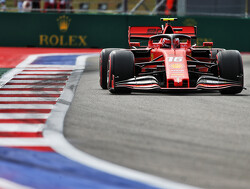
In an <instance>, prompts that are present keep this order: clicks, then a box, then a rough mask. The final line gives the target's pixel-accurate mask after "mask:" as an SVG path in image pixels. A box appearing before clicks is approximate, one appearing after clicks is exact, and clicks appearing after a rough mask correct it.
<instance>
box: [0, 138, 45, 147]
mask: <svg viewBox="0 0 250 189" xmlns="http://www.w3.org/2000/svg"><path fill="white" fill-rule="evenodd" d="M0 146H36V147H40V146H50V144H49V143H48V141H47V140H46V139H45V138H26V137H9V138H8V137H4V138H1V140H0Z"/></svg>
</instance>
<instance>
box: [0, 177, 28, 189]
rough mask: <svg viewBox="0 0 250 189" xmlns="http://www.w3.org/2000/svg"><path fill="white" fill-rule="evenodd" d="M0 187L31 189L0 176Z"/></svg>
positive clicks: (4, 188)
mask: <svg viewBox="0 0 250 189" xmlns="http://www.w3.org/2000/svg"><path fill="white" fill-rule="evenodd" d="M0 188H1V189H32V188H31V187H27V186H23V185H21V184H17V183H14V182H11V181H9V180H6V179H4V178H0Z"/></svg>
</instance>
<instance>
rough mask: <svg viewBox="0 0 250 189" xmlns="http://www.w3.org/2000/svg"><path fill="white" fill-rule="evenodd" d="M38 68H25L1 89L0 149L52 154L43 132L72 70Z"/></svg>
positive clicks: (71, 68)
mask: <svg viewBox="0 0 250 189" xmlns="http://www.w3.org/2000/svg"><path fill="white" fill-rule="evenodd" d="M31 63H32V62H31ZM38 66H39V65H34V66H32V65H31V64H28V65H27V66H26V67H25V68H24V69H20V71H19V72H17V73H16V74H14V76H13V78H12V79H11V80H10V81H8V82H7V83H5V85H4V86H2V88H0V138H1V140H0V146H9V147H16V148H23V149H33V150H39V151H53V150H52V149H51V148H50V147H49V144H48V142H47V141H46V139H45V138H43V136H42V131H43V129H44V128H45V123H46V120H47V118H48V117H49V115H50V113H51V110H52V109H53V106H54V104H56V102H57V100H58V98H59V97H60V95H61V93H62V91H63V88H64V86H65V84H66V82H67V80H68V78H69V76H70V75H71V73H72V70H73V69H74V68H73V67H72V66H65V65H63V66H58V65H55V66H54V67H52V66H51V65H49V66H48V67H47V66H46V65H42V66H39V67H38ZM65 67H66V68H65Z"/></svg>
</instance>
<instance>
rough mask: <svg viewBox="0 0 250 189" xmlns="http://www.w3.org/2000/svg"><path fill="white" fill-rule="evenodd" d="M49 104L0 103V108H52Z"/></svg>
mask: <svg viewBox="0 0 250 189" xmlns="http://www.w3.org/2000/svg"><path fill="white" fill-rule="evenodd" d="M53 107H54V105H51V104H1V105H0V110H1V109H52V108H53Z"/></svg>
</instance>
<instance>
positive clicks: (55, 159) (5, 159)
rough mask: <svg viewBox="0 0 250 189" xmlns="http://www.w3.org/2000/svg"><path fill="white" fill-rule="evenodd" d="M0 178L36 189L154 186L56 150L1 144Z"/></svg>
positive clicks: (143, 187)
mask: <svg viewBox="0 0 250 189" xmlns="http://www.w3.org/2000/svg"><path fill="white" fill-rule="evenodd" d="M0 177H2V178H5V179H7V180H10V181H12V182H15V183H18V184H21V185H25V186H29V187H33V188H37V189H44V188H46V189H58V188H60V189H78V188H79V189H85V188H86V189H92V188H93V189H125V188H127V189H155V187H151V186H148V185H146V184H143V183H140V182H136V181H131V180H128V179H125V178H121V177H118V176H115V175H111V174H108V173H105V172H102V171H99V170H97V169H93V168H91V167H88V166H85V165H82V164H80V163H77V162H74V161H72V160H70V159H68V158H66V157H64V156H62V155H60V154H58V153H55V152H39V151H33V150H26V149H17V148H7V147H0Z"/></svg>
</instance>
